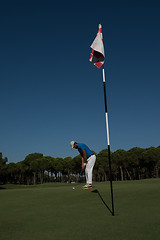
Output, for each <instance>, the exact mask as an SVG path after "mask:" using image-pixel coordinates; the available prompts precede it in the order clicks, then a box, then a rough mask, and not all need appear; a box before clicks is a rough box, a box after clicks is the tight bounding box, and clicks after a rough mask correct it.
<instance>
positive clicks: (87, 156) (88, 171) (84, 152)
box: [70, 141, 96, 189]
mask: <svg viewBox="0 0 160 240" xmlns="http://www.w3.org/2000/svg"><path fill="white" fill-rule="evenodd" d="M70 146H71V148H75V149H78V151H79V153H80V154H81V157H82V170H84V169H85V175H86V185H85V186H83V188H84V189H91V188H92V171H93V167H94V164H95V161H96V156H95V154H94V153H93V152H92V151H91V150H90V149H89V147H88V146H87V145H86V144H84V143H77V142H75V141H71V142H70Z"/></svg>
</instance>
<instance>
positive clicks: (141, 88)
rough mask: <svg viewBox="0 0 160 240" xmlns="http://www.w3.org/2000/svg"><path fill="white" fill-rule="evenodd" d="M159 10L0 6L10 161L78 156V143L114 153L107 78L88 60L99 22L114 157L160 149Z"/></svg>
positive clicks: (0, 120) (2, 96)
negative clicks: (135, 150) (73, 146)
mask: <svg viewBox="0 0 160 240" xmlns="http://www.w3.org/2000/svg"><path fill="white" fill-rule="evenodd" d="M157 2H158V1H157ZM157 2H154V1H148V2H144V1H134V2H133V3H128V2H127V1H112V3H111V1H107V0H106V1H101V5H99V6H97V3H96V2H95V3H94V2H93V1H91V2H90V1H87V2H86V1H85V2H81V3H79V4H77V2H76V1H74V2H72V1H66V2H63V1H61V2H59V3H56V4H55V3H54V1H35V0H32V1H8V0H6V1H1V2H0V22H1V27H0V29H1V37H0V66H1V71H0V86H1V87H0V89H1V91H0V109H1V117H0V152H2V154H3V157H7V158H8V162H18V161H21V160H24V158H25V157H26V156H27V155H28V154H30V153H34V152H40V153H43V154H44V155H45V156H48V155H49V156H53V157H63V158H64V157H67V156H71V157H74V156H76V155H77V154H78V152H77V151H76V150H71V149H70V146H69V142H70V141H71V140H75V141H77V142H84V143H86V144H87V145H88V146H89V147H90V148H91V149H92V150H94V151H95V152H97V153H98V152H99V151H101V150H102V149H104V148H107V141H106V127H105V109H104V99H103V82H102V70H101V69H100V70H98V69H97V68H96V67H95V66H94V65H92V63H90V62H89V60H88V59H89V56H90V52H91V49H90V45H91V43H92V41H93V40H94V38H95V36H96V33H97V31H98V24H99V23H101V24H102V31H103V37H104V47H105V55H106V61H105V65H104V66H105V73H106V84H107V101H108V114H109V128H110V143H111V151H115V150H117V149H120V148H122V149H125V150H128V149H130V148H132V147H135V146H137V147H149V146H155V147H157V146H159V145H160V127H159V123H160V111H159V103H160V94H159V89H160V44H159V43H160V32H159V26H160V15H159V11H160V6H159V5H158V3H157Z"/></svg>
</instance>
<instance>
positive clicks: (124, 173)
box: [0, 146, 160, 185]
mask: <svg viewBox="0 0 160 240" xmlns="http://www.w3.org/2000/svg"><path fill="white" fill-rule="evenodd" d="M95 154H96V153H95ZM96 157H97V160H96V163H95V166H94V170H93V180H94V181H98V182H101V181H109V180H110V174H109V165H108V150H107V149H104V150H102V151H100V152H99V153H98V154H96ZM7 162H8V159H7V158H6V157H5V158H3V157H2V153H0V184H6V183H11V184H12V183H14V184H26V185H31V184H39V183H40V184H43V183H44V182H84V181H85V173H84V172H83V171H82V169H81V156H80V155H78V156H76V157H74V158H71V157H66V158H54V157H51V156H43V154H42V153H31V154H29V155H27V156H26V157H25V159H24V160H23V161H20V162H17V163H13V162H12V163H7ZM111 164H112V180H113V181H124V180H140V179H145V178H159V171H160V146H159V147H157V148H155V147H149V148H139V147H134V148H132V149H130V150H128V151H126V150H123V149H119V150H117V151H115V152H111Z"/></svg>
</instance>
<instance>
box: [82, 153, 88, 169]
mask: <svg viewBox="0 0 160 240" xmlns="http://www.w3.org/2000/svg"><path fill="white" fill-rule="evenodd" d="M81 156H82V169H84V168H85V164H84V163H86V161H87V154H86V150H85V149H84V150H82V154H81Z"/></svg>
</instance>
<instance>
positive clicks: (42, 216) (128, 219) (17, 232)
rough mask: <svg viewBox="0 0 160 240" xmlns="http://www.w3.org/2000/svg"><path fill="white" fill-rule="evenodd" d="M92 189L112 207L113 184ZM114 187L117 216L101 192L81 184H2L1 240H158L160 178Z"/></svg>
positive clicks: (96, 186) (127, 182)
mask: <svg viewBox="0 0 160 240" xmlns="http://www.w3.org/2000/svg"><path fill="white" fill-rule="evenodd" d="M94 185H95V188H94V189H93V190H96V189H97V190H98V191H99V193H100V195H101V196H102V197H103V199H104V201H105V202H106V204H107V205H108V206H109V207H110V208H111V200H110V185H109V183H95V184H94ZM73 186H74V187H76V189H75V190H73V189H72V187H73ZM2 187H3V188H5V187H6V189H2ZM113 188H114V203H115V213H116V216H114V217H113V216H111V214H110V212H109V211H108V209H107V208H106V206H105V205H104V203H103V202H102V200H101V198H100V197H99V195H98V193H93V192H92V190H83V189H81V185H77V184H75V185H73V184H60V183H51V184H43V185H37V186H18V185H16V186H15V185H7V186H0V239H1V240H29V239H33V240H41V239H43V240H44V239H45V240H50V239H54V240H72V239H73V240H90V239H91V240H98V239H99V240H103V239H105V240H106V239H108V240H112V239H113V240H133V239H134V240H143V239H145V240H153V239H158V238H159V236H160V228H159V223H160V179H148V180H142V181H126V182H113Z"/></svg>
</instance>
